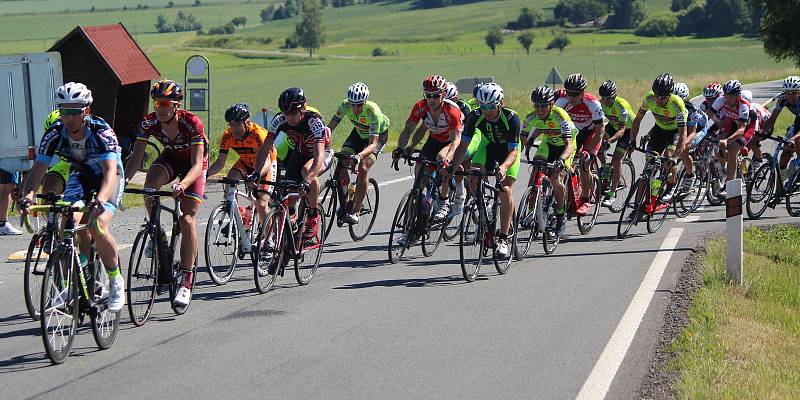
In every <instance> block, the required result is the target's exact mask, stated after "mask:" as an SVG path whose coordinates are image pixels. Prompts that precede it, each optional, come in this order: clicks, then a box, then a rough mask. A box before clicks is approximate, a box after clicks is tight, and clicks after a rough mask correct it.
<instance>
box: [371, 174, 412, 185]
mask: <svg viewBox="0 0 800 400" xmlns="http://www.w3.org/2000/svg"><path fill="white" fill-rule="evenodd" d="M412 179H414V177H413V176H411V175H409V176H404V177H402V178H397V179H392V180H390V181H386V182H381V183H379V184H378V187H381V186H389V185H391V184H395V183H400V182H405V181H409V180H412Z"/></svg>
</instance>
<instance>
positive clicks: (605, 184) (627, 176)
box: [595, 140, 636, 213]
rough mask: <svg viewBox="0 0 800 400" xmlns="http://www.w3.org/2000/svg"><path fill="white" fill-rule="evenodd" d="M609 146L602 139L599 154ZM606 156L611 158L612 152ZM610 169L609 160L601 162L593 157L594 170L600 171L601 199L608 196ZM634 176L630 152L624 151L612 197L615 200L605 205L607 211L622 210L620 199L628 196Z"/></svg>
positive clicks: (634, 169) (612, 156) (634, 170)
mask: <svg viewBox="0 0 800 400" xmlns="http://www.w3.org/2000/svg"><path fill="white" fill-rule="evenodd" d="M618 146H619V145H618ZM609 147H610V144H609V143H608V141H606V140H603V144H602V145H601V147H600V154H602V153H605V152H606V151H608V148H609ZM615 151H616V150H615ZM606 157H611V158H612V159H613V158H614V152H611V153H607V154H606ZM601 164H602V165H601ZM611 169H612V165H611V162H610V161H607V162H605V163H601V162H600V159H599V158H598V157H595V171H602V172H601V173H600V193H601V194H602V196H601V200H606V199H609V198H610V196H609V192H610V191H611V174H612V170H611ZM635 177H636V168H635V167H634V165H633V161H631V152H630V151H626V153H625V156H624V157H622V160H620V171H619V182H617V187H616V189H615V190H614V191H615V192H616V197H615V198H614V199H615V201H614V202H613V203H612V205H611V206H610V207H607V208H608V210H609V211H611V212H613V213H618V212H620V210H622V204H623V203H622V200H621V199H625V198H626V197H627V196H628V192H630V189H631V187H632V186H633V185H631V184H632V183H633V181H634V178H635Z"/></svg>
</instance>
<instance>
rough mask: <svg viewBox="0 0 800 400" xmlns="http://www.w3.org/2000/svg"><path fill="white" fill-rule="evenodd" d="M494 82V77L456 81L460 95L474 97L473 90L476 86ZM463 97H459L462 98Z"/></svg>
mask: <svg viewBox="0 0 800 400" xmlns="http://www.w3.org/2000/svg"><path fill="white" fill-rule="evenodd" d="M492 82H494V77H493V76H484V77H477V76H476V77H472V78H461V79H459V80H457V81H456V88H458V92H459V93H469V94H470V95H472V89H474V88H475V85H477V84H479V83H492ZM460 97H461V96H459V98H460Z"/></svg>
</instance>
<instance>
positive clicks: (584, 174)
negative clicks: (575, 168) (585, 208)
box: [579, 155, 592, 201]
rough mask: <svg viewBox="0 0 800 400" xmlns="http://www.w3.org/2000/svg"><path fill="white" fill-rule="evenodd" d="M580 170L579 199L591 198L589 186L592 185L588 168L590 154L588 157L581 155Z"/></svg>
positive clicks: (590, 162)
mask: <svg viewBox="0 0 800 400" xmlns="http://www.w3.org/2000/svg"><path fill="white" fill-rule="evenodd" d="M580 164H581V165H580V167H579V168H580V170H581V174H580V175H581V200H582V201H588V200H589V199H591V192H592V190H591V187H592V172H591V170H590V167H591V164H592V159H591V155H590V156H589V159H588V160H587V159H585V158H584V157H581V161H580Z"/></svg>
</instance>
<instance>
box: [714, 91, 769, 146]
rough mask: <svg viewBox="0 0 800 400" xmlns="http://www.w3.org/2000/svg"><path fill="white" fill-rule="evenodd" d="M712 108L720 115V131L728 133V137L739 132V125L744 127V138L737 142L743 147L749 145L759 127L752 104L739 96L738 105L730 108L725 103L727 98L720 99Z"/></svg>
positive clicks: (715, 101) (738, 139)
mask: <svg viewBox="0 0 800 400" xmlns="http://www.w3.org/2000/svg"><path fill="white" fill-rule="evenodd" d="M712 107H713V108H714V110H716V111H717V113H719V119H720V131H721V132H726V134H727V135H728V136H730V135H732V134H733V133H734V132H735V131H736V130H737V123H740V124H742V125H744V133H743V135H742V137H740V138H737V142H739V144H741V145H742V146H745V145H747V143H748V142H749V141H750V139H751V138H752V137H753V133H754V132H755V131H756V129H757V127H758V115H757V114H756V111H755V110H753V108H752V107H751V106H750V103H749V102H748V101H747V100H745V99H743V98H742V96H739V97H738V98H737V99H736V103H735V104H734V105H733V106H729V105H728V104H727V103H726V102H725V97H719V98H718V99H716V100H714V105H713V106H712Z"/></svg>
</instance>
